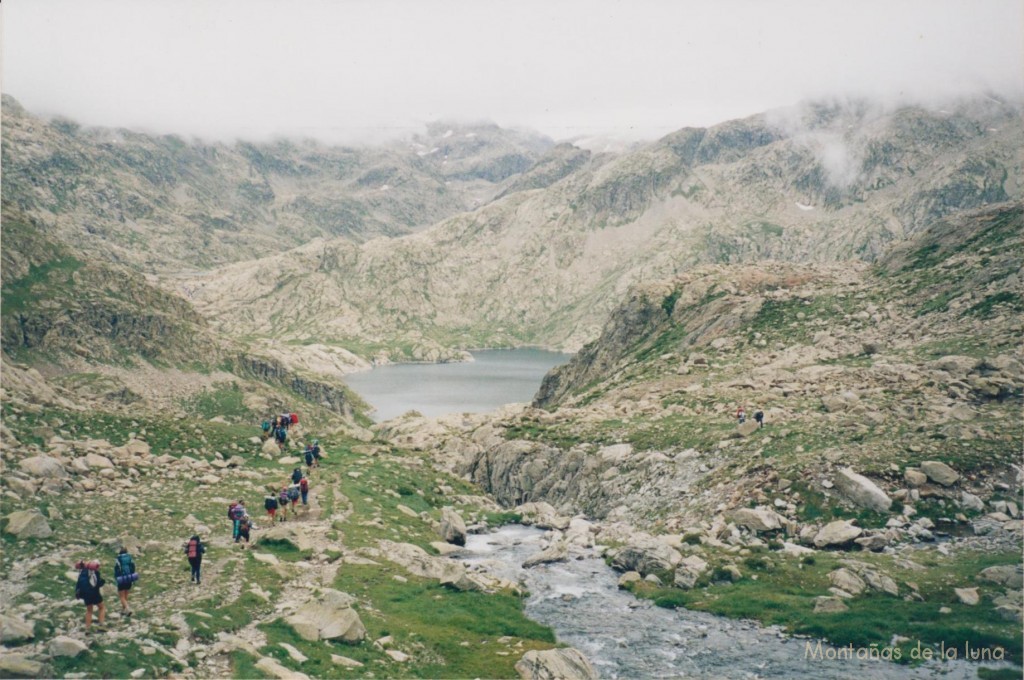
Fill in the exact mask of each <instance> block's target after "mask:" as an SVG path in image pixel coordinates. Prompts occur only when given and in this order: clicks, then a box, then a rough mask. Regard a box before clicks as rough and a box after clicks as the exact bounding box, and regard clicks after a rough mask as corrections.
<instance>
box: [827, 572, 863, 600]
mask: <svg viewBox="0 0 1024 680" xmlns="http://www.w3.org/2000/svg"><path fill="white" fill-rule="evenodd" d="M828 580H829V581H830V582H831V583H832V585H834V586H835V587H836V588H839V589H840V590H842V591H844V592H847V593H849V594H851V595H860V594H861V593H863V592H864V590H865V589H866V588H867V584H866V583H864V580H863V579H862V578H861V577H860V576H857V574H855V573H853V572H852V571H850V570H849V569H847V568H845V567H841V568H839V569H836V570H835V571H833V572H831V573H829V575H828Z"/></svg>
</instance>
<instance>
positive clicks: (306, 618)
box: [285, 589, 366, 643]
mask: <svg viewBox="0 0 1024 680" xmlns="http://www.w3.org/2000/svg"><path fill="white" fill-rule="evenodd" d="M354 602H355V598H353V597H352V596H351V595H349V594H347V593H343V592H340V591H337V590H332V589H327V590H324V591H323V594H322V595H321V596H320V597H318V598H317V599H315V600H310V601H309V602H307V603H306V604H304V605H302V606H301V607H299V610H298V612H296V613H295V614H292V615H291V616H289V617H287V618H286V619H285V622H286V623H288V624H289V625H290V626H292V628H294V629H295V632H296V633H298V634H299V636H300V637H302V639H304V640H309V641H311V642H316V641H317V640H340V641H342V642H348V643H356V642H361V641H362V640H363V639H365V638H366V628H365V627H364V626H363V622H362V620H361V619H360V618H359V614H358V613H357V612H356V610H354V609H352V604H353V603H354Z"/></svg>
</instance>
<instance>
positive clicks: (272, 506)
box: [263, 493, 277, 524]
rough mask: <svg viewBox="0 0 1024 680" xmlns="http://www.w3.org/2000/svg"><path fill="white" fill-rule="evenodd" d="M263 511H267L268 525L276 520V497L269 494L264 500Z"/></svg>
mask: <svg viewBox="0 0 1024 680" xmlns="http://www.w3.org/2000/svg"><path fill="white" fill-rule="evenodd" d="M263 509H264V510H266V511H267V515H268V516H269V517H270V523H271V524H273V523H274V522H275V521H276V519H277V496H275V495H274V494H272V493H271V494H269V495H268V496H267V497H266V498H264V499H263Z"/></svg>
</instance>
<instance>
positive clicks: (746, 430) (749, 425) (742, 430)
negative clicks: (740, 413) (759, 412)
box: [736, 420, 760, 437]
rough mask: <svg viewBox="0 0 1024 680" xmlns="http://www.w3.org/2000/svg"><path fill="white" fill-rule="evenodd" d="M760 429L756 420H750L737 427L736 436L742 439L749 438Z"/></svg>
mask: <svg viewBox="0 0 1024 680" xmlns="http://www.w3.org/2000/svg"><path fill="white" fill-rule="evenodd" d="M759 429H760V426H759V425H758V424H757V421H756V420H748V421H746V422H745V423H740V424H739V425H737V426H736V434H737V435H739V436H740V437H749V436H750V435H752V434H754V433H755V432H757V431H758V430H759Z"/></svg>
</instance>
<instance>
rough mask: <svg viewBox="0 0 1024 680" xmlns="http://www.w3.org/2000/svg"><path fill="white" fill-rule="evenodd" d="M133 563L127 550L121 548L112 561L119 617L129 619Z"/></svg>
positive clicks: (133, 571)
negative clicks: (118, 603)
mask: <svg viewBox="0 0 1024 680" xmlns="http://www.w3.org/2000/svg"><path fill="white" fill-rule="evenodd" d="M136 579H138V576H135V561H134V560H132V556H131V555H129V554H128V549H127V548H123V547H122V548H121V551H120V552H119V553H118V554H117V559H116V560H114V583H116V584H117V597H118V599H119V600H121V616H124V617H126V618H127V617H129V616H131V615H132V610H131V609H130V608H129V607H128V593H129V591H131V589H132V586H133V585H135V580H136Z"/></svg>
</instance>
